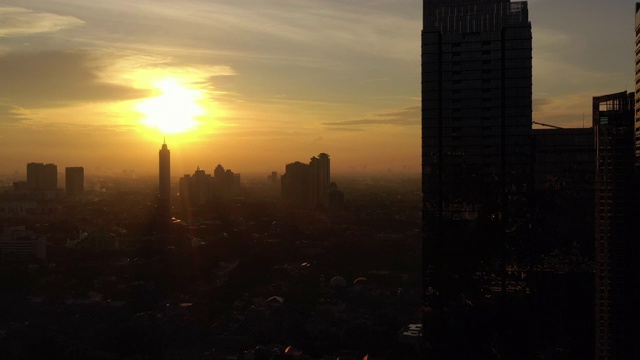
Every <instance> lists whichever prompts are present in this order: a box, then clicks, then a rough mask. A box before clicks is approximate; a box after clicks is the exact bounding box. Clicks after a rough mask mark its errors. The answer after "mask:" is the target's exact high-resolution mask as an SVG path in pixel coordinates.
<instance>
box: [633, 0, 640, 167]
mask: <svg viewBox="0 0 640 360" xmlns="http://www.w3.org/2000/svg"><path fill="white" fill-rule="evenodd" d="M635 63H636V76H635V80H636V94H640V3H636V55H635ZM634 104H635V115H634V118H635V125H634V126H635V130H634V133H635V146H636V151H635V156H636V168H637V169H638V170H640V96H636V99H635V103H634Z"/></svg>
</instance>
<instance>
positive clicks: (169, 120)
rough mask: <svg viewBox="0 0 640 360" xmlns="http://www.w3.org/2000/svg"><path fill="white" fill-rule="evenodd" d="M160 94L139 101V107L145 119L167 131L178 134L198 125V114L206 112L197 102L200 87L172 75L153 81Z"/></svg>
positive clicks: (148, 124)
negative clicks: (191, 86)
mask: <svg viewBox="0 0 640 360" xmlns="http://www.w3.org/2000/svg"><path fill="white" fill-rule="evenodd" d="M152 85H153V87H155V88H156V89H158V90H159V91H160V95H158V96H156V97H152V98H149V99H146V100H143V101H142V102H140V103H138V104H137V106H136V110H137V111H138V112H140V113H142V114H143V115H144V116H145V118H144V120H143V123H144V124H145V125H147V126H150V127H154V128H157V129H158V130H159V131H160V132H162V133H165V134H179V133H183V132H187V131H189V130H193V129H195V128H196V127H197V126H198V122H197V121H196V120H195V118H196V117H198V116H201V115H203V114H204V113H205V111H204V109H203V108H202V107H200V105H199V104H198V102H199V101H200V100H201V99H202V98H203V94H202V91H201V90H196V89H190V88H189V87H188V86H186V85H184V84H182V83H180V82H179V81H178V80H176V79H173V78H166V79H162V80H158V81H154V82H152Z"/></svg>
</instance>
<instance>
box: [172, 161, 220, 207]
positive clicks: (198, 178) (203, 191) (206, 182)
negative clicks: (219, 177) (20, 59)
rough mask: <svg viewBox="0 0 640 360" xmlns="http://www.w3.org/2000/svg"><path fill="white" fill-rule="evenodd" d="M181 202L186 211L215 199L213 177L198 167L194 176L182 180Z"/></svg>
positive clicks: (184, 177)
mask: <svg viewBox="0 0 640 360" xmlns="http://www.w3.org/2000/svg"><path fill="white" fill-rule="evenodd" d="M179 186H180V201H181V202H182V207H183V209H184V210H188V209H190V208H193V207H199V206H202V205H204V204H206V203H208V202H210V201H211V200H212V199H213V177H212V176H211V175H209V174H207V173H205V171H204V170H202V169H200V167H198V168H197V169H196V171H195V172H194V173H193V175H188V174H187V175H185V176H183V177H182V178H180V183H179Z"/></svg>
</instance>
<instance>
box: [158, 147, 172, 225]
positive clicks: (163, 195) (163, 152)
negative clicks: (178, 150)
mask: <svg viewBox="0 0 640 360" xmlns="http://www.w3.org/2000/svg"><path fill="white" fill-rule="evenodd" d="M158 157H159V165H158V173H159V190H158V200H159V201H158V205H159V207H160V213H161V215H160V216H161V217H162V218H163V219H168V218H169V216H170V212H171V152H170V151H169V148H167V144H166V143H163V144H162V148H161V149H160V151H159V153H158Z"/></svg>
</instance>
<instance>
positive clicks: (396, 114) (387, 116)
mask: <svg viewBox="0 0 640 360" xmlns="http://www.w3.org/2000/svg"><path fill="white" fill-rule="evenodd" d="M323 125H325V126H332V127H333V126H341V127H342V126H361V125H395V126H417V125H420V107H419V106H411V107H406V108H403V109H400V110H395V111H389V112H383V113H379V114H374V115H373V116H371V117H366V118H362V119H354V120H344V121H333V122H326V123H323Z"/></svg>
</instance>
